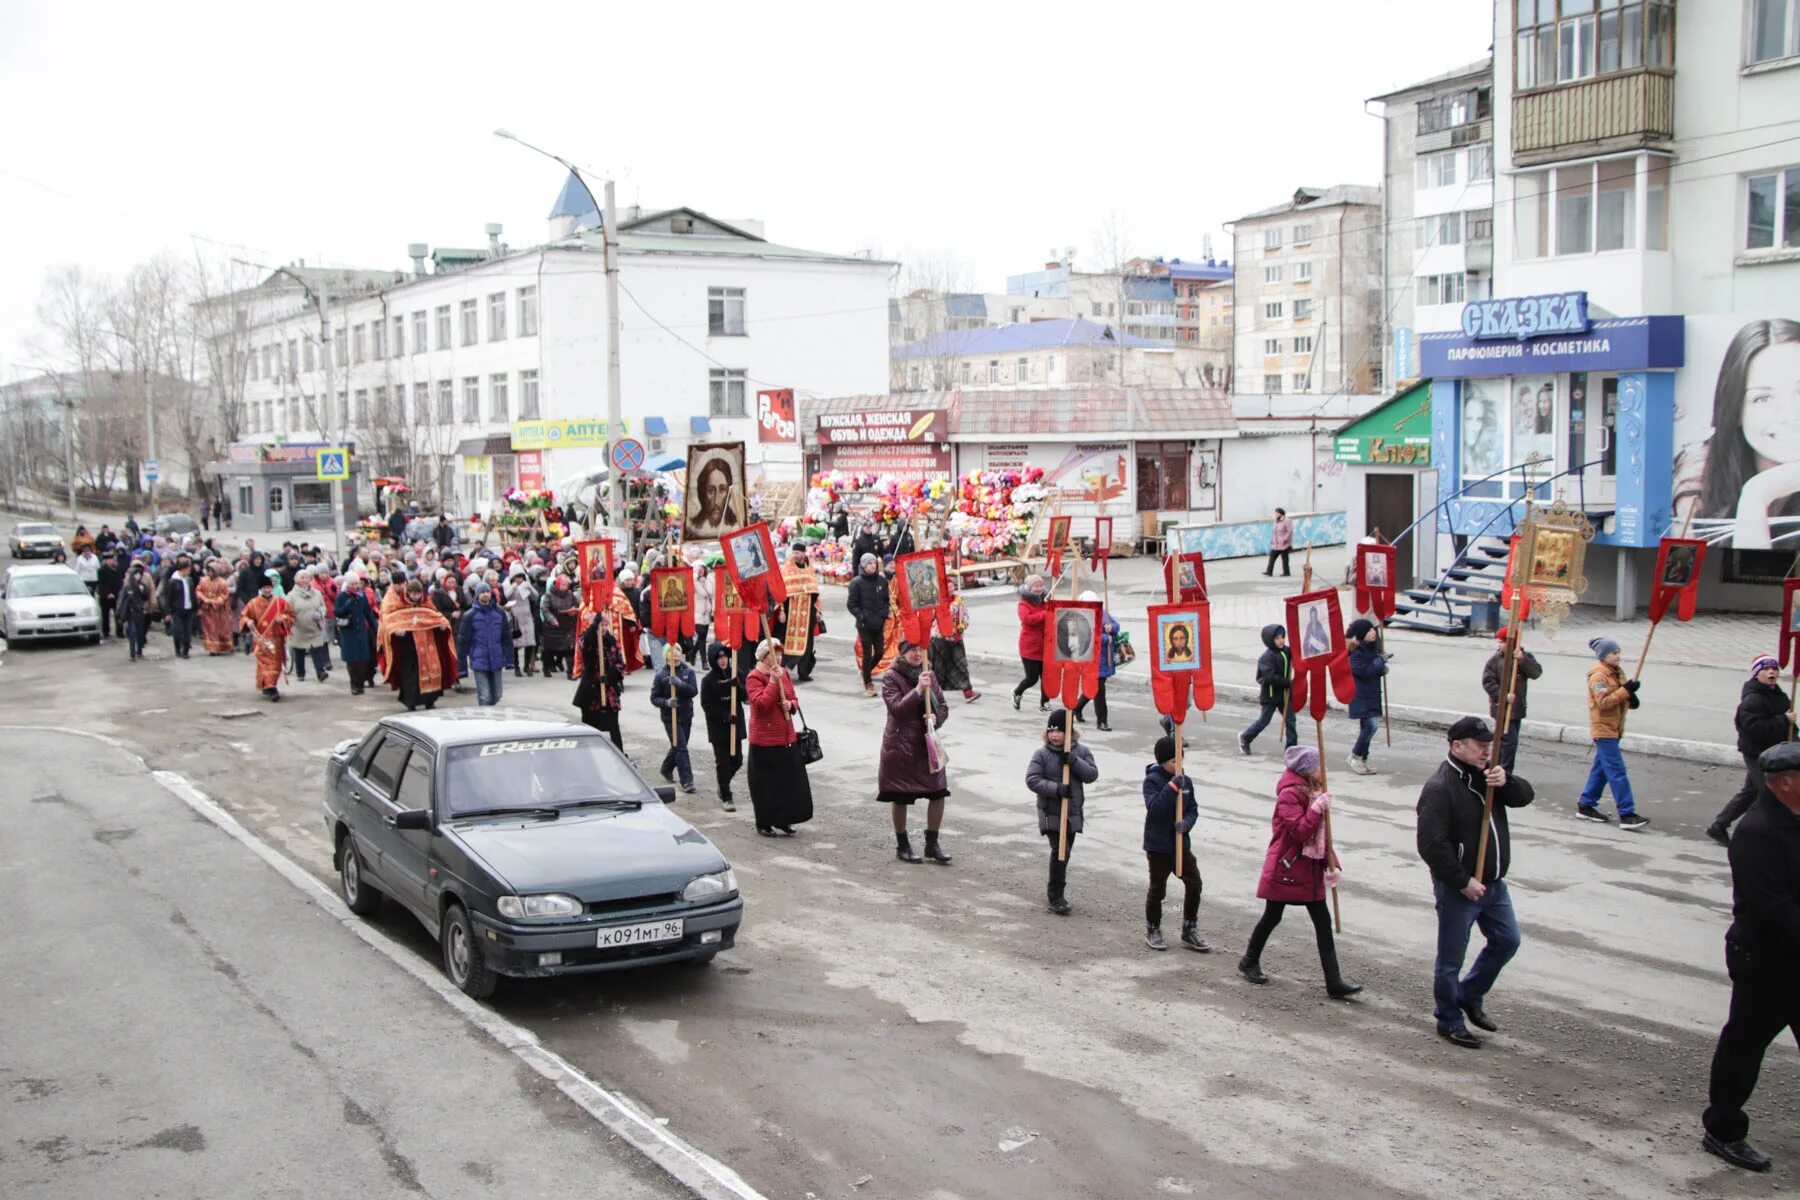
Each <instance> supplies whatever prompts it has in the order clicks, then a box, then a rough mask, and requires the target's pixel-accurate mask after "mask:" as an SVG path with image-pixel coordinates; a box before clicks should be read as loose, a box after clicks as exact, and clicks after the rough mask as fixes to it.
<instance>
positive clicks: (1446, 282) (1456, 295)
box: [1418, 275, 1467, 304]
mask: <svg viewBox="0 0 1800 1200" xmlns="http://www.w3.org/2000/svg"><path fill="white" fill-rule="evenodd" d="M1465 299H1467V295H1466V293H1465V292H1464V290H1463V277H1462V276H1461V275H1421V276H1419V283H1418V302H1419V303H1420V304H1461V303H1462V302H1463V301H1464V300H1465Z"/></svg>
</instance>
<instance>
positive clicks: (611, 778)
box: [444, 736, 644, 817]
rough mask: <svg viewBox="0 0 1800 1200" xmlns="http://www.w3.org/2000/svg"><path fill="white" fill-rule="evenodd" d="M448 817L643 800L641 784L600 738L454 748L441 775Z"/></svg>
mask: <svg viewBox="0 0 1800 1200" xmlns="http://www.w3.org/2000/svg"><path fill="white" fill-rule="evenodd" d="M444 794H445V797H446V798H447V801H448V807H449V815H450V816H452V817H455V816H457V815H459V814H461V813H470V812H477V811H483V810H487V809H495V808H500V809H512V808H520V809H525V808H545V807H555V806H556V805H559V804H573V803H576V802H578V801H582V800H606V799H620V800H641V799H643V798H644V783H643V781H642V780H641V779H639V778H638V775H637V772H635V771H634V770H632V768H631V764H630V763H629V762H628V761H626V759H625V756H624V755H622V754H620V753H618V752H617V751H616V750H614V749H613V748H612V746H611V745H610V744H609V743H608V742H607V741H606V739H604V738H598V737H580V736H577V737H547V738H525V739H520V740H516V741H506V742H488V743H487V744H485V745H480V746H457V747H454V748H453V749H452V750H451V751H450V757H449V762H448V765H447V767H446V769H445V772H444Z"/></svg>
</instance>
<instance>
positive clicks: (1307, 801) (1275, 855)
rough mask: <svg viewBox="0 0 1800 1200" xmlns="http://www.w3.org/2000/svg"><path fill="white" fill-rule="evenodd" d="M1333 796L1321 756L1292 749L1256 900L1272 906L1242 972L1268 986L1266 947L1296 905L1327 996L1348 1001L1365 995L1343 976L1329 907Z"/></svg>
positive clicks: (1334, 880)
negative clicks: (1315, 945)
mask: <svg viewBox="0 0 1800 1200" xmlns="http://www.w3.org/2000/svg"><path fill="white" fill-rule="evenodd" d="M1330 807H1331V793H1330V792H1327V791H1326V790H1325V786H1324V779H1323V778H1322V777H1321V775H1320V772H1319V752H1318V751H1317V750H1315V749H1313V748H1312V747H1311V746H1289V747H1288V751H1287V770H1285V771H1283V772H1282V775H1281V781H1280V782H1279V783H1277V784H1276V785H1275V816H1274V818H1273V819H1272V820H1271V822H1270V824H1271V825H1272V826H1273V833H1272V834H1271V836H1270V838H1269V853H1268V857H1267V858H1265V859H1264V860H1263V869H1262V878H1261V880H1259V881H1258V882H1257V885H1256V894H1257V896H1258V897H1260V898H1261V899H1262V900H1264V901H1265V902H1266V906H1265V907H1264V909H1263V915H1262V920H1260V921H1258V922H1257V923H1256V928H1255V929H1254V930H1253V931H1251V934H1250V946H1249V949H1247V950H1245V951H1244V957H1243V958H1241V959H1239V960H1238V971H1239V972H1240V973H1241V974H1242V975H1243V976H1244V978H1245V979H1248V980H1249V981H1250V982H1251V983H1267V982H1269V977H1268V976H1267V975H1264V974H1263V972H1262V952H1263V946H1264V945H1266V944H1267V943H1268V940H1269V935H1270V934H1271V933H1273V932H1275V927H1276V926H1277V925H1279V924H1281V914H1282V913H1283V912H1284V911H1285V910H1286V908H1287V906H1288V905H1290V904H1304V905H1305V906H1306V915H1307V916H1309V917H1311V918H1312V923H1313V932H1314V933H1315V934H1317V935H1318V939H1319V965H1320V966H1321V967H1323V968H1324V969H1325V991H1326V993H1327V994H1328V995H1330V996H1331V997H1332V999H1334V1000H1342V999H1345V998H1346V997H1349V996H1354V995H1356V993H1358V992H1360V991H1362V984H1360V983H1351V982H1349V981H1348V980H1346V979H1345V978H1344V977H1343V975H1342V974H1341V973H1340V972H1339V971H1338V960H1337V944H1336V943H1335V942H1333V941H1332V938H1331V913H1330V912H1329V911H1328V910H1327V909H1326V907H1325V889H1326V888H1327V887H1329V886H1334V885H1335V884H1336V883H1337V874H1338V870H1337V856H1336V854H1335V853H1334V852H1333V851H1332V849H1331V847H1330V846H1328V845H1326V842H1325V812H1326V810H1327V809H1329V808H1330Z"/></svg>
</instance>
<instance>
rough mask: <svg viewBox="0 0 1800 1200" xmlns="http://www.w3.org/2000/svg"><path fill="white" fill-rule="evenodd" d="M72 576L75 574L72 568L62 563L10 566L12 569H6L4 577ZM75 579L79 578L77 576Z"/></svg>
mask: <svg viewBox="0 0 1800 1200" xmlns="http://www.w3.org/2000/svg"><path fill="white" fill-rule="evenodd" d="M74 574H75V569H74V568H73V567H69V566H65V565H63V564H62V563H19V564H18V565H17V566H12V567H8V568H6V577H7V578H8V579H11V578H13V577H14V576H15V575H74ZM77 578H79V576H77Z"/></svg>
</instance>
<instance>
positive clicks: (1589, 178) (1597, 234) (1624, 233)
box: [1513, 158, 1669, 258]
mask: <svg viewBox="0 0 1800 1200" xmlns="http://www.w3.org/2000/svg"><path fill="white" fill-rule="evenodd" d="M1638 167H1639V160H1638V159H1636V158H1612V159H1602V160H1600V161H1599V162H1589V163H1580V164H1577V165H1575V166H1570V167H1557V168H1555V170H1545V171H1527V172H1523V173H1521V174H1519V175H1518V176H1516V177H1515V180H1514V195H1513V221H1514V236H1515V243H1516V245H1517V253H1518V257H1520V258H1552V257H1557V258H1560V257H1565V256H1567V255H1571V254H1594V253H1599V252H1604V251H1609V250H1636V249H1647V250H1667V249H1668V248H1669V165H1668V163H1667V162H1666V161H1664V160H1661V159H1654V160H1651V161H1650V162H1649V164H1648V170H1647V172H1646V176H1645V180H1646V181H1645V191H1646V195H1645V202H1646V203H1645V209H1646V213H1647V216H1646V221H1645V223H1646V225H1647V226H1648V228H1647V229H1645V230H1644V231H1643V236H1642V238H1641V239H1640V236H1639V230H1638V227H1637V219H1638V205H1637V188H1638Z"/></svg>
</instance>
